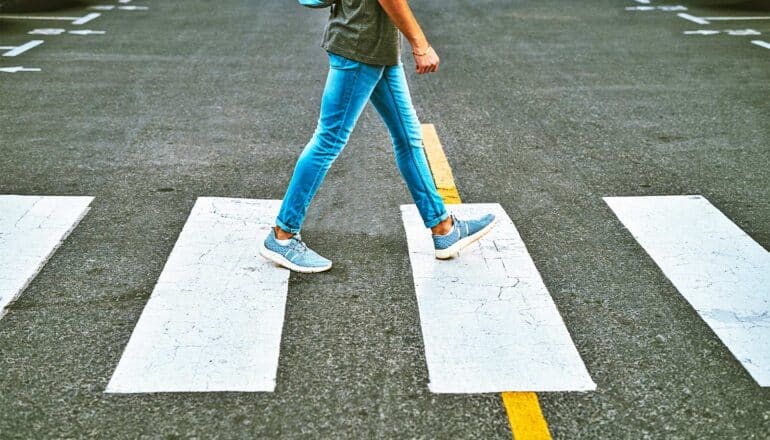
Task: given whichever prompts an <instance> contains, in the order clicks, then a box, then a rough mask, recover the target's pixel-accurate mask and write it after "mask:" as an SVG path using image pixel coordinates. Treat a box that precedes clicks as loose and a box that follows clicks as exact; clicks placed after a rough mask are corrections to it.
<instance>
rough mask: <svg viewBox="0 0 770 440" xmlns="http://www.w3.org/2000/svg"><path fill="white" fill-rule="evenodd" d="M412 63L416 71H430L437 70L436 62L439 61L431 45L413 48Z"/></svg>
mask: <svg viewBox="0 0 770 440" xmlns="http://www.w3.org/2000/svg"><path fill="white" fill-rule="evenodd" d="M412 55H414V63H415V67H416V70H417V73H420V74H422V73H430V72H436V71H438V63H439V62H440V61H441V60H439V58H438V54H437V53H436V51H435V50H433V47H431V46H428V48H427V49H413V50H412Z"/></svg>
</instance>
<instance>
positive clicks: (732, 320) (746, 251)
mask: <svg viewBox="0 0 770 440" xmlns="http://www.w3.org/2000/svg"><path fill="white" fill-rule="evenodd" d="M604 200H605V201H606V202H607V204H608V205H609V206H610V208H611V209H612V210H613V211H614V212H615V214H616V215H617V216H618V218H619V219H620V221H621V222H623V224H624V225H625V226H626V228H628V230H629V231H630V232H631V234H632V235H633V236H634V238H635V239H636V241H638V242H639V244H640V245H641V246H642V247H643V248H644V249H645V251H647V253H648V254H649V255H650V257H652V259H653V260H655V263H657V265H658V267H660V269H661V271H662V272H663V273H664V274H665V275H666V277H668V279H669V280H670V281H671V283H672V284H673V285H674V286H675V287H676V288H677V290H679V293H681V294H682V296H684V297H685V299H686V300H687V301H688V302H689V303H690V304H691V305H692V306H693V308H695V310H696V311H697V312H698V314H699V315H700V316H701V317H702V318H703V320H704V321H706V323H707V324H708V325H709V327H711V329H712V330H714V333H716V334H717V336H718V337H719V339H721V340H722V342H724V344H725V345H726V346H727V348H728V349H729V350H730V351H731V352H732V354H733V355H734V356H735V357H736V358H737V359H738V361H739V362H740V363H741V364H742V365H743V366H744V368H746V370H747V371H748V372H749V374H751V376H752V377H753V378H754V380H756V381H757V383H758V384H759V385H760V386H765V387H766V386H770V344H769V343H768V341H770V253H768V252H767V251H766V250H765V249H764V248H763V247H762V246H760V245H759V244H758V243H756V242H755V241H754V240H752V239H751V237H749V236H748V235H747V234H746V233H745V232H743V231H742V230H741V229H740V228H739V227H738V226H736V225H735V224H734V223H733V222H731V221H730V219H728V218H727V217H726V216H725V215H724V214H722V213H721V212H720V211H719V210H718V209H716V208H715V207H714V206H713V205H711V203H709V202H708V200H706V199H705V198H703V197H701V196H648V197H604Z"/></svg>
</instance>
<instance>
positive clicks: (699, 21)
mask: <svg viewBox="0 0 770 440" xmlns="http://www.w3.org/2000/svg"><path fill="white" fill-rule="evenodd" d="M676 15H677V16H678V17H679V18H684V19H685V20H689V21H691V22H693V23H697V24H711V23H709V21H708V20H706V19H704V18H701V17H696V16H694V15H690V14H685V13H684V12H680V13H679V14H676Z"/></svg>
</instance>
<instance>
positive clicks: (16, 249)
mask: <svg viewBox="0 0 770 440" xmlns="http://www.w3.org/2000/svg"><path fill="white" fill-rule="evenodd" d="M92 200H93V197H70V196H18V195H0V317H2V315H3V314H4V313H5V307H6V306H7V305H8V304H9V303H10V302H11V301H13V300H14V299H15V298H16V297H17V296H18V295H19V294H21V292H22V291H23V290H24V289H25V288H26V287H27V285H28V284H29V283H30V282H31V281H32V279H33V278H35V276H36V275H37V273H38V272H40V269H42V267H43V265H44V264H45V262H46V261H48V259H49V258H50V257H51V255H53V253H54V251H56V249H57V248H58V247H59V246H60V245H61V243H62V242H63V241H64V239H66V238H67V235H69V233H70V232H71V231H72V230H73V229H74V228H75V226H77V224H78V223H79V222H80V220H81V219H82V218H83V216H85V215H86V213H87V212H88V210H89V207H88V205H89V204H90V203H91V201H92Z"/></svg>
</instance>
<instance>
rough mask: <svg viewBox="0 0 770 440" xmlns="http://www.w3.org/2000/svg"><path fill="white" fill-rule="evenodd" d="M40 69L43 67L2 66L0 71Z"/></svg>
mask: <svg viewBox="0 0 770 440" xmlns="http://www.w3.org/2000/svg"><path fill="white" fill-rule="evenodd" d="M40 71H41V69H40V68H39V67H24V66H14V67H0V72H6V73H16V72H40Z"/></svg>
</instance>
